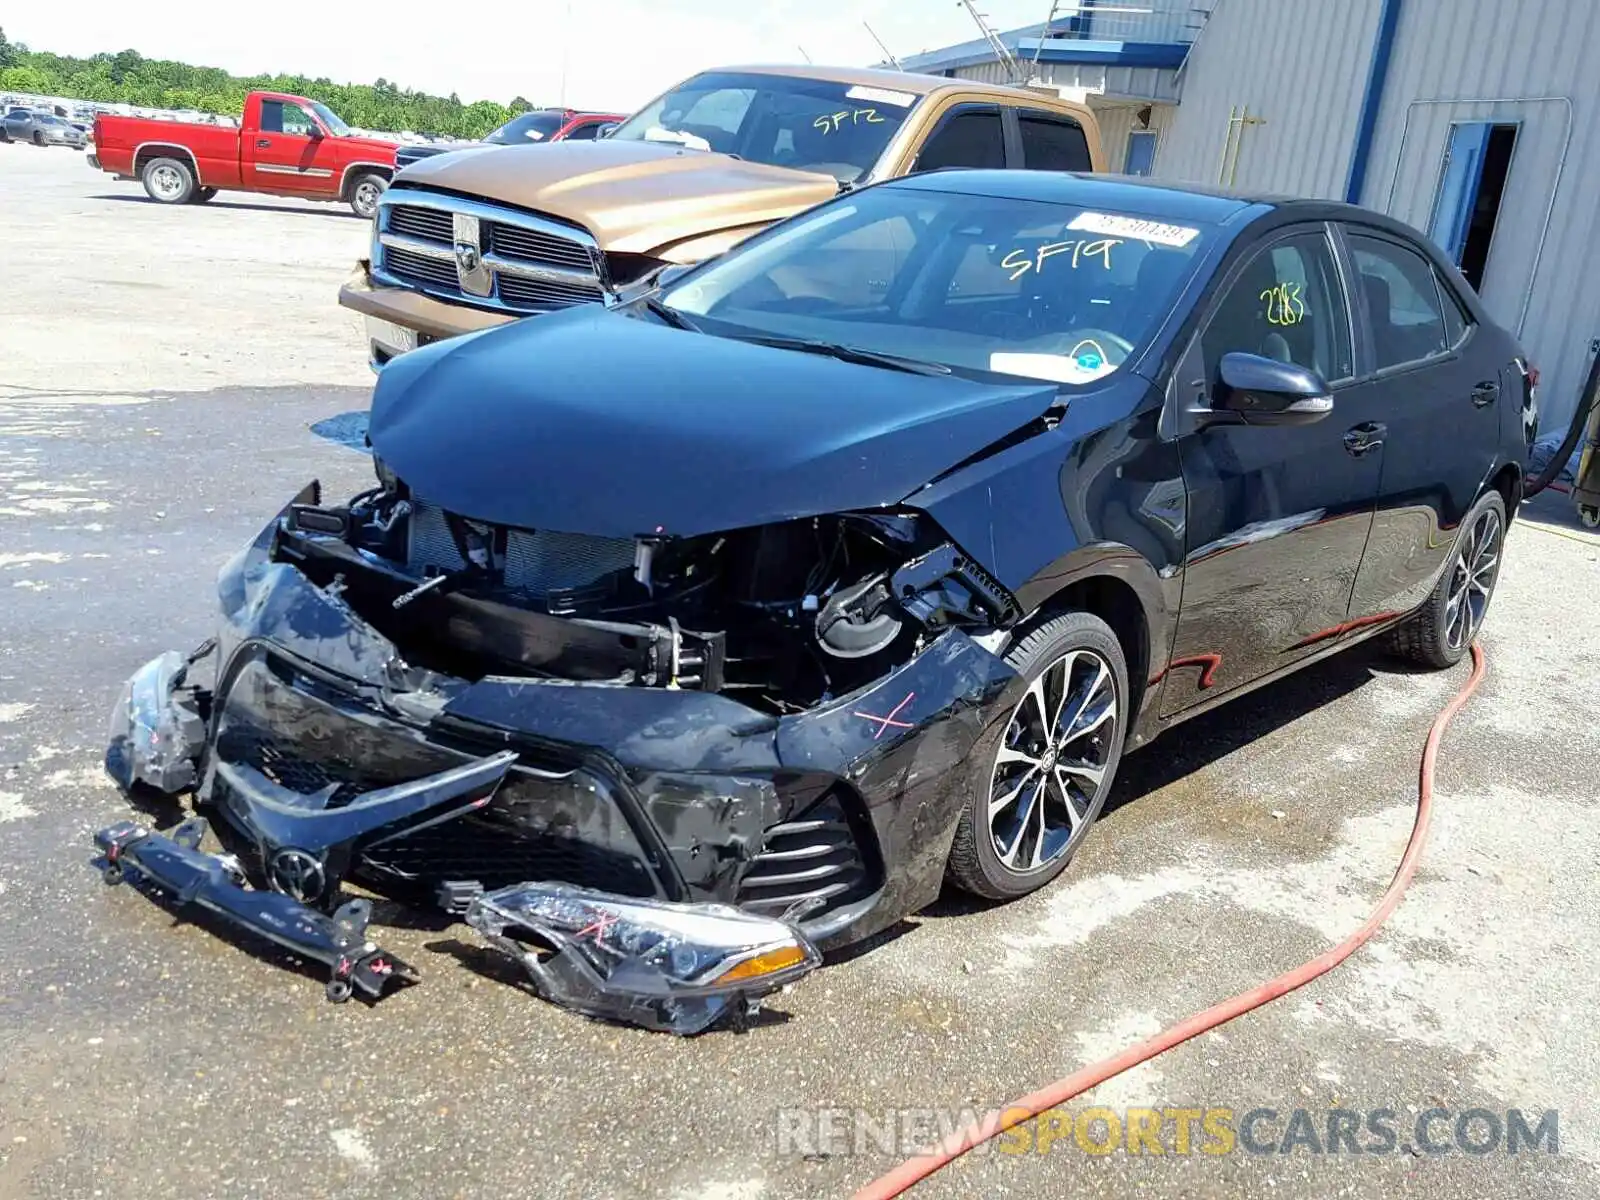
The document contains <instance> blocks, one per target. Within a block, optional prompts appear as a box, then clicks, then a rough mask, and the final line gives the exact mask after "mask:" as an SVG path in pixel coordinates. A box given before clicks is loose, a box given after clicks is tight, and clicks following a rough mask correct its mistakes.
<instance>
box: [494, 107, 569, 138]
mask: <svg viewBox="0 0 1600 1200" xmlns="http://www.w3.org/2000/svg"><path fill="white" fill-rule="evenodd" d="M565 119H566V118H565V117H563V116H562V114H560V113H554V112H531V113H523V114H522V115H521V116H520V117H512V118H511V120H509V121H507V122H506V123H505V124H504V125H502V126H500V128H499V129H496V130H495V131H494V132H493V133H491V134H490V135H489V136H488V137H486V138H484V139H483V140H484V141H486V142H492V143H493V144H494V145H496V146H517V145H521V144H522V143H523V142H543V141H548V140H549V138H550V135H551V134H553V133H555V132H556V131H557V130H558V129H560V128H561V126H562V123H563V122H564V121H565Z"/></svg>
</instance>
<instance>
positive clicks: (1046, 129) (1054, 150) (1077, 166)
mask: <svg viewBox="0 0 1600 1200" xmlns="http://www.w3.org/2000/svg"><path fill="white" fill-rule="evenodd" d="M1017 124H1018V125H1019V126H1020V129H1021V133H1022V165H1023V167H1024V168H1026V169H1027V170H1030V171H1088V170H1092V169H1093V164H1092V163H1091V162H1090V161H1089V139H1088V138H1087V137H1085V136H1084V133H1083V126H1081V125H1079V124H1078V123H1077V122H1076V121H1073V120H1071V119H1069V118H1067V117H1057V116H1053V115H1051V114H1049V113H1043V112H1035V111H1031V110H1026V109H1025V110H1022V111H1019V112H1018V113H1017Z"/></svg>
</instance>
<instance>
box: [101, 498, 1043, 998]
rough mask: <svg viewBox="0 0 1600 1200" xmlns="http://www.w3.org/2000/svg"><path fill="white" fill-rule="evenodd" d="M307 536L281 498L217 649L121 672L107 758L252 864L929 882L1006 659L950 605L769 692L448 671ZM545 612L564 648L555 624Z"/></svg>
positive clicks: (651, 893) (432, 879)
mask: <svg viewBox="0 0 1600 1200" xmlns="http://www.w3.org/2000/svg"><path fill="white" fill-rule="evenodd" d="M312 495H314V489H308V490H307V492H306V493H304V496H305V497H307V498H309V497H311V496H312ZM321 537H329V538H330V539H331V538H332V535H315V534H309V533H306V532H305V531H304V530H298V531H297V530H293V529H292V528H291V527H290V526H289V524H287V523H286V522H285V521H284V519H283V518H280V520H279V521H275V522H274V523H273V524H272V525H271V526H269V527H268V528H267V529H266V530H265V531H263V533H262V535H261V536H260V537H259V538H258V539H257V540H256V542H255V543H254V544H253V545H252V546H251V547H249V548H248V549H247V550H246V551H244V552H243V553H241V554H240V555H239V556H238V557H237V558H236V559H235V560H234V561H233V562H231V563H230V564H229V565H228V566H227V567H225V568H224V570H223V572H222V574H221V576H220V577H219V581H218V589H219V599H220V602H221V610H222V623H221V626H220V629H219V633H218V636H217V638H216V641H215V646H214V649H210V653H208V654H205V655H201V654H198V653H197V654H196V655H191V656H189V657H188V658H187V659H185V658H184V657H182V656H178V655H172V656H164V658H163V659H161V660H157V662H156V663H155V664H152V665H151V666H149V667H147V668H146V669H145V670H144V671H142V672H141V673H140V674H139V675H138V676H136V677H135V680H134V681H133V683H132V684H131V685H130V688H129V691H128V693H127V694H126V695H125V697H124V700H123V702H122V704H120V705H119V708H118V714H119V715H118V720H117V723H116V725H115V726H114V729H113V739H112V741H113V745H112V752H111V753H108V766H110V767H111V768H112V771H113V774H114V775H115V776H116V777H117V778H118V779H119V781H120V782H128V781H143V782H145V783H147V784H150V785H151V786H157V787H161V788H162V789H163V790H184V789H192V790H193V792H194V794H195V798H196V801H197V802H198V803H199V804H200V805H202V806H204V807H205V809H206V811H207V812H209V813H212V814H213V815H214V816H215V817H216V818H217V832H218V834H219V837H220V838H221V839H222V841H223V844H224V845H225V846H227V847H228V848H229V849H230V850H235V851H236V852H237V853H238V854H239V857H240V861H242V862H245V863H248V864H250V866H251V867H252V869H253V872H254V873H255V874H256V876H257V877H258V878H261V879H263V880H264V881H265V882H266V884H267V885H268V886H270V887H272V888H274V889H275V890H277V891H279V892H282V893H285V894H286V895H288V896H290V897H292V898H294V899H295V900H297V901H298V902H301V903H304V904H306V905H307V906H313V907H320V908H322V909H324V910H326V909H327V908H328V907H329V906H331V905H332V904H333V903H334V902H335V900H336V898H337V895H338V887H339V884H340V882H341V881H342V880H344V879H345V878H353V879H358V880H360V881H362V882H364V883H366V884H368V885H369V886H372V887H375V888H378V889H380V890H383V891H386V892H390V893H403V894H405V895H406V896H407V897H409V898H415V899H420V900H423V901H431V902H433V903H436V904H438V905H439V906H441V907H444V908H446V909H448V910H451V911H455V912H463V911H471V912H477V913H479V914H490V915H492V914H494V913H495V912H496V911H500V910H496V909H494V908H493V907H490V906H489V905H488V901H489V899H490V898H492V897H493V896H494V895H496V894H504V893H505V892H506V891H507V889H511V890H516V889H518V888H522V887H526V886H529V885H546V884H552V885H554V884H559V885H566V886H568V887H571V888H576V889H579V890H580V891H582V892H584V893H585V894H586V895H597V896H601V897H605V898H609V901H610V902H612V903H618V904H620V903H624V902H627V903H632V904H638V905H645V906H649V905H667V906H669V907H673V906H681V907H684V908H686V909H687V910H689V911H691V912H703V910H704V906H706V905H712V906H729V907H732V908H735V909H737V910H739V911H740V912H741V913H742V914H745V915H748V916H749V917H751V918H755V919H762V920H765V921H767V922H778V923H780V924H782V925H784V926H790V925H792V926H793V927H794V928H795V929H796V930H798V931H799V933H800V934H802V935H803V936H804V938H805V939H806V942H807V944H815V945H816V946H819V947H822V948H824V949H826V948H832V947H836V946H840V945H845V944H848V943H851V942H855V941H858V940H860V939H861V938H864V937H867V936H870V935H871V934H873V933H875V932H877V931H878V930H880V929H882V928H884V927H886V926H888V925H891V924H893V923H894V922H896V921H898V920H900V919H901V918H902V917H904V916H905V915H906V914H908V913H910V912H913V911H915V910H916V909H918V908H921V907H922V906H923V905H925V904H927V903H929V902H930V901H931V900H932V899H934V897H935V896H936V895H937V894H938V891H939V888H940V885H941V883H942V879H943V872H944V863H945V859H946V857H947V855H948V851H949V845H950V839H951V837H952V835H953V832H954V828H955V823H956V820H957V818H958V816H959V813H960V811H961V808H962V805H963V804H964V803H965V799H966V795H967V788H966V775H967V771H966V761H967V759H968V757H969V756H970V755H973V754H978V755H983V754H986V753H987V752H988V749H989V747H990V745H991V744H992V740H993V739H994V738H997V737H998V736H1000V734H1001V733H1002V732H1003V727H1004V724H1005V722H1004V721H1003V720H1002V719H1000V718H1001V717H1002V716H1003V714H1004V713H1005V712H1007V711H1009V707H1010V705H1011V703H1012V702H1013V701H1014V700H1015V698H1016V696H1015V693H1016V692H1017V691H1018V690H1019V689H1020V686H1021V681H1020V679H1019V678H1018V676H1017V675H1016V673H1015V672H1014V671H1013V670H1012V669H1011V668H1010V667H1009V666H1007V665H1006V664H1005V663H1004V662H1003V661H1002V660H1000V659H998V658H996V657H995V656H994V655H993V654H991V653H990V652H989V651H987V650H986V649H984V648H983V647H982V646H980V645H979V644H978V643H976V642H975V641H973V640H972V639H970V638H968V637H967V636H966V635H964V634H962V633H960V632H958V631H947V632H945V633H943V634H941V635H939V636H938V637H936V638H934V639H933V640H932V641H930V642H929V643H928V645H927V646H926V647H925V648H924V649H923V650H922V651H921V652H920V653H918V654H917V655H915V656H914V657H913V658H911V659H910V660H909V661H907V662H906V663H904V664H903V665H902V666H900V667H899V668H897V669H895V670H893V671H891V672H889V673H888V674H886V675H884V676H883V677H881V678H879V679H878V680H877V681H876V682H874V683H873V684H871V685H868V686H867V687H865V688H862V689H860V690H859V691H857V692H855V693H852V694H849V695H846V696H842V697H839V698H837V699H835V700H833V701H831V702H829V703H826V704H824V705H821V706H818V707H816V708H813V709H811V710H809V711H806V712H803V713H797V714H793V715H789V716H782V717H780V716H776V715H774V714H771V713H767V712H763V711H760V710H757V709H754V708H751V707H748V706H746V705H744V704H741V703H738V702H737V701H735V700H733V699H731V698H729V697H728V696H725V695H721V694H717V693H714V692H700V691H695V690H690V689H686V688H684V689H668V688H660V687H646V686H619V685H616V684H613V683H604V682H596V683H582V682H573V681H571V680H567V679H543V678H536V677H526V676H517V677H509V676H488V677H485V678H482V679H480V680H477V681H476V682H473V681H468V680H464V679H460V678H453V677H449V676H444V675H440V674H437V673H435V672H432V671H427V670H422V669H418V668H416V667H413V666H411V665H408V663H407V662H406V660H405V658H404V657H403V655H402V654H401V652H400V649H399V648H398V647H397V645H396V643H395V642H394V641H392V640H391V639H390V638H389V637H387V636H385V634H384V633H381V632H380V631H379V630H378V628H377V627H375V626H374V625H373V624H372V623H371V622H369V620H368V619H366V618H365V617H363V616H362V615H361V613H363V612H367V613H371V614H372V615H373V619H375V620H380V621H381V622H382V623H383V624H384V627H385V628H387V629H390V630H397V625H396V622H397V621H403V620H404V618H396V617H395V616H394V615H393V614H394V612H395V611H396V610H394V609H393V608H392V604H391V601H392V599H393V596H391V595H390V593H389V592H388V591H385V590H383V589H384V588H387V587H389V586H390V584H389V582H388V581H387V580H385V579H383V578H381V577H373V578H358V577H357V576H356V575H355V574H353V573H352V571H353V569H354V564H353V562H352V560H349V559H348V557H346V558H342V559H337V560H324V559H320V558H319V555H318V554H317V552H316V547H315V544H314V543H315V542H316V540H317V539H318V538H321ZM333 540H336V539H333ZM340 544H342V543H340ZM393 586H394V587H395V588H397V589H402V590H403V589H404V588H405V586H407V585H405V584H404V583H395V584H394V585H393ZM395 594H400V593H399V592H398V591H397V592H396V593H395ZM407 611H409V610H407ZM436 615H437V614H436ZM539 620H540V625H539V628H538V631H537V634H536V636H537V638H538V639H540V642H541V645H543V644H544V643H546V642H548V643H549V644H550V646H551V647H552V654H553V655H555V657H553V658H552V661H557V660H558V659H559V657H560V656H559V654H555V651H556V650H558V649H559V646H558V645H557V644H558V643H559V642H560V641H561V639H562V637H563V628H564V625H565V623H564V622H563V621H561V620H560V619H559V618H548V617H541V618H540V619H539ZM571 632H572V635H573V636H574V637H578V636H579V631H578V630H577V628H576V623H575V624H574V628H573V630H572V631H571ZM397 636H399V633H398V632H397ZM530 636H535V635H530ZM582 636H587V637H591V638H592V637H593V636H594V630H593V628H592V627H587V628H586V629H585V630H584V631H583V634H582ZM180 667H181V670H180ZM386 806H387V807H386ZM308 879H310V880H314V881H315V886H310V885H308V883H307V882H306V881H307V880H308ZM480 901H482V903H477V904H476V907H474V905H475V902H480ZM502 909H503V906H502ZM503 918H504V912H503V911H500V916H499V917H498V918H496V920H499V921H502V922H503ZM494 923H495V921H490V922H489V924H490V925H493V924H494ZM480 928H483V929H484V931H485V932H486V934H487V933H488V932H489V927H488V926H487V925H485V926H480ZM498 932H500V931H499V930H496V933H497V934H498ZM541 936H545V940H547V941H548V940H550V938H549V937H548V935H541ZM522 961H523V962H524V965H525V966H529V968H530V974H533V975H534V976H535V980H536V983H537V982H539V981H540V976H539V975H538V973H537V972H535V971H533V970H532V964H530V963H529V962H528V961H527V960H526V959H523V960H522ZM579 990H580V991H581V990H582V989H581V988H580V989H579ZM574 1006H576V1005H574ZM653 1011H656V1012H657V1013H658V1014H659V1011H660V1010H659V1006H658V1007H657V1009H655V1010H653Z"/></svg>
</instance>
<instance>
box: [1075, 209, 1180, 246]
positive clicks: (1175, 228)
mask: <svg viewBox="0 0 1600 1200" xmlns="http://www.w3.org/2000/svg"><path fill="white" fill-rule="evenodd" d="M1067 228H1068V229H1079V230H1082V231H1083V232H1085V233H1100V234H1105V235H1106V236H1108V237H1123V238H1136V239H1138V240H1139V241H1141V242H1155V243H1157V244H1158V245H1162V246H1187V245H1188V244H1189V243H1190V242H1192V241H1194V239H1195V238H1196V237H1198V236H1199V235H1200V231H1199V230H1198V229H1191V228H1190V227H1189V226H1187V225H1163V224H1162V223H1161V222H1160V221H1146V220H1143V219H1142V218H1139V217H1119V216H1117V215H1116V214H1115V213H1097V212H1086V213H1079V214H1078V215H1077V216H1076V217H1074V218H1073V219H1072V222H1071V224H1069V225H1068V226H1067Z"/></svg>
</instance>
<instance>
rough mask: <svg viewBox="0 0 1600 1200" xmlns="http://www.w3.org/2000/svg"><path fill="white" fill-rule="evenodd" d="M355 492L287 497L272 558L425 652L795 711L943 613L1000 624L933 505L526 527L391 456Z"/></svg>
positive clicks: (1004, 603)
mask: <svg viewBox="0 0 1600 1200" xmlns="http://www.w3.org/2000/svg"><path fill="white" fill-rule="evenodd" d="M377 470H378V477H379V480H380V486H379V487H377V488H375V489H373V490H371V491H368V492H364V493H362V494H361V495H359V496H357V497H355V498H354V499H353V500H352V501H350V503H349V504H348V505H345V506H336V507H324V506H322V505H320V504H296V505H294V506H291V508H290V509H289V512H288V516H287V518H286V520H285V521H284V528H283V531H282V535H281V537H280V539H279V542H278V550H277V556H278V557H279V558H280V559H283V560H287V561H292V562H294V563H295V565H297V566H298V567H299V568H300V569H301V570H302V571H304V572H305V574H306V575H307V576H308V577H309V578H310V579H311V580H312V581H313V582H315V583H318V584H321V585H324V586H328V587H332V588H334V589H335V590H336V591H337V592H338V593H339V594H340V595H341V596H342V597H343V598H344V599H345V601H346V602H347V603H349V604H350V605H351V607H352V608H353V609H354V610H355V611H356V612H358V613H360V614H361V615H362V616H363V617H364V618H365V619H366V620H368V621H370V622H371V623H372V625H373V626H374V627H375V628H377V629H378V630H379V631H380V632H382V633H383V634H384V635H385V636H386V637H388V638H390V639H391V640H392V641H393V642H394V643H395V645H396V647H397V648H398V649H399V650H400V651H401V653H402V654H403V655H404V656H405V658H406V660H407V661H408V662H409V663H410V664H412V665H413V666H416V667H422V668H426V669H431V670H435V671H439V672H441V673H445V674H449V675H452V676H455V677H458V678H462V679H467V680H476V679H480V678H482V677H484V676H487V675H508V674H509V675H530V676H534V677H541V678H555V679H566V680H572V681H584V682H605V683H612V684H621V685H634V686H644V687H662V688H678V689H686V690H695V691H704V692H718V693H724V694H727V695H729V696H730V697H732V698H734V699H737V700H739V701H740V702H742V703H744V704H748V705H751V706H752V707H755V708H758V709H761V710H763V711H768V712H772V713H777V714H784V713H794V712H802V711H805V710H807V709H810V708H812V707H814V706H815V705H817V704H821V703H826V702H827V701H828V700H830V699H832V698H834V697H836V696H839V695H842V694H844V693H847V692H850V691H853V690H855V689H856V688H859V687H860V686H862V685H863V684H865V683H867V682H870V681H871V680H873V679H875V678H877V677H879V676H881V675H883V674H884V673H885V672H887V671H889V670H891V669H892V668H894V667H895V666H897V665H899V664H902V663H904V662H906V661H907V660H908V659H909V658H910V657H911V656H912V655H913V654H915V653H916V652H917V651H918V650H919V649H921V648H922V647H923V646H925V645H926V644H927V641H928V639H929V637H930V636H931V635H934V634H936V633H938V632H939V631H941V630H943V629H946V628H951V627H954V628H964V629H968V630H973V631H976V630H978V629H987V628H995V627H1003V626H1005V625H1007V624H1009V623H1010V621H1011V620H1012V619H1013V618H1014V616H1015V613H1014V611H1013V609H1014V603H1013V601H1012V600H1011V598H1010V596H1009V595H1008V594H1007V593H1006V591H1005V590H1004V589H1003V588H1002V587H1000V585H999V584H998V583H996V582H995V581H994V580H993V579H991V578H990V577H989V576H988V575H987V574H986V573H985V572H984V571H983V570H982V569H981V568H980V567H978V566H977V565H976V564H974V563H972V562H971V561H970V560H969V559H967V558H966V557H965V556H964V555H962V554H961V553H960V552H959V551H958V550H957V549H956V548H955V547H953V546H952V545H951V544H950V543H949V542H948V541H946V540H945V539H943V538H942V537H941V536H940V534H939V531H938V529H937V528H936V527H935V526H934V525H933V523H932V522H931V521H930V520H929V519H928V518H927V517H926V516H924V515H920V514H915V513H911V512H903V513H902V512H859V513H843V514H838V515H832V516H821V517H806V518H802V519H798V520H792V521H786V522H781V523H776V524H768V525H761V526H756V527H753V528H748V529H737V530H732V531H729V532H727V533H718V534H706V535H698V536H693V537H670V536H662V535H658V534H649V533H645V534H641V535H639V536H637V537H634V538H614V537H598V536H588V535H583V534H572V533H566V532H557V531H548V530H534V529H518V528H510V527H506V526H500V525H492V524H488V523H486V522H482V521H478V520H474V519H473V518H472V517H470V516H466V515H462V514H458V513H452V512H449V511H447V510H446V509H444V508H443V507H441V506H438V505H435V504H432V503H430V502H428V501H427V500H426V499H424V498H422V497H418V496H415V495H413V494H412V493H411V490H410V489H409V488H408V487H407V486H406V484H405V483H404V482H403V481H402V480H400V479H398V478H396V477H395V476H394V475H393V474H392V473H391V472H390V471H388V470H387V469H386V468H385V467H384V466H383V464H382V463H381V461H380V462H378V464H377Z"/></svg>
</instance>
